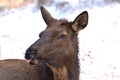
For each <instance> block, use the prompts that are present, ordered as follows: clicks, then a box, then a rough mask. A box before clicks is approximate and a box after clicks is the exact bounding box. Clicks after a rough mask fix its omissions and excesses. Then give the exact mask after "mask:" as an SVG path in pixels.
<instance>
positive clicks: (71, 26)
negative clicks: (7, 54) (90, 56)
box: [0, 7, 88, 80]
mask: <svg viewBox="0 0 120 80" xmlns="http://www.w3.org/2000/svg"><path fill="white" fill-rule="evenodd" d="M41 13H42V16H43V19H44V21H45V22H46V24H47V28H46V29H45V30H44V31H43V32H41V33H40V35H39V36H40V39H38V40H37V41H36V42H35V43H34V44H33V45H31V46H30V47H29V48H28V49H27V50H26V53H25V58H26V59H28V60H30V62H29V63H30V64H32V65H30V64H29V63H28V62H27V61H25V60H18V59H8V60H1V61H0V80H79V69H80V68H79V59H78V39H77V36H78V32H79V31H80V30H82V29H84V28H85V27H86V25H87V23H88V13H87V12H86V11H84V12H83V13H81V14H80V15H78V16H77V18H75V20H74V21H73V22H68V21H67V20H64V19H61V20H56V19H54V18H53V17H52V16H51V15H50V14H49V12H48V11H47V10H46V9H45V8H44V7H41Z"/></svg>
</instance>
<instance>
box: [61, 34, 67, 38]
mask: <svg viewBox="0 0 120 80" xmlns="http://www.w3.org/2000/svg"><path fill="white" fill-rule="evenodd" d="M66 37H67V35H65V34H60V36H59V38H60V39H65V38H66Z"/></svg>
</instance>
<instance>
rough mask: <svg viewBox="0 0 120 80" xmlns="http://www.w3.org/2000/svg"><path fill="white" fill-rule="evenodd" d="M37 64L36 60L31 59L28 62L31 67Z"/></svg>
mask: <svg viewBox="0 0 120 80" xmlns="http://www.w3.org/2000/svg"><path fill="white" fill-rule="evenodd" d="M38 63H39V61H38V60H37V59H33V60H30V61H29V64H31V65H37V64H38Z"/></svg>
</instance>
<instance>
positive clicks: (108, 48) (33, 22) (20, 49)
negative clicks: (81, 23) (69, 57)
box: [0, 4, 120, 80]
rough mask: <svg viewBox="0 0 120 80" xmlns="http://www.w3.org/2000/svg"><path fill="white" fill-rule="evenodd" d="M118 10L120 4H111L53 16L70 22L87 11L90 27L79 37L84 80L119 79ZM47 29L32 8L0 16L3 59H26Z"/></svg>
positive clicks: (0, 41)
mask: <svg viewBox="0 0 120 80" xmlns="http://www.w3.org/2000/svg"><path fill="white" fill-rule="evenodd" d="M46 8H48V7H46ZM119 9H120V4H110V5H107V6H104V7H98V6H94V7H93V8H92V9H89V8H84V9H82V10H81V9H76V10H75V11H74V12H71V13H70V14H69V13H67V15H66V14H64V13H63V14H61V15H60V14H58V13H57V12H56V13H55V14H52V15H53V16H54V17H58V18H60V17H65V18H67V19H68V20H70V21H71V20H73V19H74V18H75V17H76V16H77V15H78V14H79V13H80V12H82V11H84V10H87V11H88V13H89V24H88V26H87V27H86V28H85V29H84V30H82V31H81V32H80V34H79V42H80V44H79V46H80V55H79V56H80V66H81V76H80V79H81V80H120V64H119V60H120V58H119V56H120V36H119V34H120V27H119V26H120V11H119ZM50 10H52V9H50ZM54 10H55V9H54ZM52 12H54V11H50V13H52ZM59 15H60V16H59ZM45 27H46V25H45V23H44V21H43V19H42V17H41V13H40V11H37V12H34V13H31V12H30V9H29V10H23V11H16V12H15V13H10V14H9V15H6V16H4V17H0V59H8V58H19V59H24V53H25V50H26V49H27V48H28V47H29V46H30V45H31V44H32V43H33V42H34V41H36V40H37V39H38V38H39V37H38V35H39V33H40V32H41V31H42V30H44V29H45Z"/></svg>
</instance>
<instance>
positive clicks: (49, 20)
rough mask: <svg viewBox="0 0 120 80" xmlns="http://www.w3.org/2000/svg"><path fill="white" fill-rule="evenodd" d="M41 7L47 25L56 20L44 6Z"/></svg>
mask: <svg viewBox="0 0 120 80" xmlns="http://www.w3.org/2000/svg"><path fill="white" fill-rule="evenodd" d="M40 9H41V14H42V17H43V19H44V21H45V23H46V24H47V25H49V24H50V22H52V21H53V20H55V19H54V18H53V17H52V16H51V15H50V13H49V12H48V11H47V10H46V9H45V8H44V7H43V6H41V7H40Z"/></svg>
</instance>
